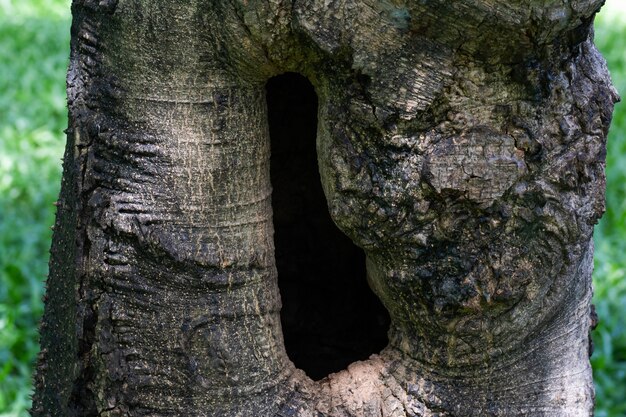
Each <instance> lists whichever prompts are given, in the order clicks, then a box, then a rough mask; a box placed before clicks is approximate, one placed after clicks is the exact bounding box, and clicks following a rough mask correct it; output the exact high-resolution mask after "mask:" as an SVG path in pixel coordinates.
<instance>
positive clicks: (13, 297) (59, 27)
mask: <svg viewBox="0 0 626 417" xmlns="http://www.w3.org/2000/svg"><path fill="white" fill-rule="evenodd" d="M69 2H70V0H21V1H20V0H0V417H25V416H27V413H26V409H27V408H28V407H29V405H30V400H29V398H30V390H31V372H32V365H33V359H34V357H35V356H36V354H37V351H38V346H37V330H36V329H37V321H38V320H39V317H40V316H41V313H42V303H41V301H40V299H41V296H42V295H43V287H42V281H43V278H44V276H45V274H46V271H47V262H48V247H49V244H50V237H51V232H50V229H49V226H50V225H52V223H53V220H54V218H53V217H54V210H53V207H52V202H53V201H54V200H55V199H56V196H57V194H58V189H59V184H60V171H61V163H60V158H61V155H62V152H63V146H64V135H63V133H62V131H63V129H64V128H65V127H66V124H67V122H66V120H67V118H66V108H65V83H64V81H63V80H64V79H65V71H66V66H67V56H68V51H69V25H70V20H69ZM620 2H622V3H621V4H620ZM625 4H626V3H624V0H608V1H607V5H606V6H605V8H604V9H603V11H602V12H601V14H600V16H599V17H598V19H597V25H596V43H597V45H598V47H599V49H600V50H601V51H602V53H603V54H604V56H605V57H606V58H607V61H608V64H609V68H610V70H611V74H612V77H613V81H614V83H615V85H616V87H617V88H618V91H619V92H620V93H621V95H622V96H623V97H625V98H626V68H625V65H626V8H625V6H624V5H625ZM620 7H621V9H620ZM624 107H625V106H624V105H623V104H621V105H618V106H617V108H616V112H615V114H614V119H613V125H612V128H611V133H610V135H609V145H608V157H607V185H608V188H607V213H606V215H605V216H604V218H603V220H602V221H601V223H600V225H599V226H598V227H597V229H596V271H595V273H594V284H595V288H596V290H595V292H596V294H595V300H594V302H595V304H596V307H597V311H598V315H599V316H600V324H599V326H598V328H597V330H596V332H595V334H594V340H595V345H596V353H595V354H594V356H593V358H592V364H593V368H594V378H595V382H596V391H597V410H596V416H598V417H624V416H626V323H625V320H624V310H625V307H626V280H625V279H624V278H625V276H624V275H625V274H626V256H624V254H626V137H625V134H626V133H625V132H626V110H625V109H624Z"/></svg>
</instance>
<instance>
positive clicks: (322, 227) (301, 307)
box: [266, 73, 389, 380]
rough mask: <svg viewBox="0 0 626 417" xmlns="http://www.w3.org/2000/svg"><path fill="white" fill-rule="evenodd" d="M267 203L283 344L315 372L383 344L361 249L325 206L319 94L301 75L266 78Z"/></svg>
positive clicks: (383, 327) (380, 313)
mask: <svg viewBox="0 0 626 417" xmlns="http://www.w3.org/2000/svg"><path fill="white" fill-rule="evenodd" d="M266 88H267V105H268V118H269V129H270V137H271V147H272V148H271V149H272V156H271V161H270V167H271V168H270V170H271V181H272V187H273V192H272V209H273V215H274V244H275V247H276V266H277V269H278V285H279V288H280V292H281V297H282V303H283V307H282V311H281V322H282V327H283V335H284V339H285V348H286V350H287V354H288V355H289V358H290V359H291V360H292V361H293V362H294V364H295V365H296V366H297V367H298V368H300V369H302V370H304V371H305V372H306V373H307V375H309V376H310V377H311V378H312V379H315V380H318V379H321V378H323V377H325V376H326V375H328V374H330V373H333V372H337V371H340V370H342V369H345V368H346V367H347V366H348V365H349V364H350V363H352V362H354V361H357V360H363V359H367V358H368V357H369V356H370V355H371V354H372V353H377V352H379V351H380V350H381V349H383V348H384V347H385V346H386V345H387V330H388V328H389V315H388V313H387V311H386V310H385V308H384V307H383V305H382V303H381V302H380V300H378V298H377V297H376V296H375V295H374V294H373V293H372V291H371V290H370V288H369V287H368V285H367V281H366V277H365V255H364V253H363V250H362V249H360V248H359V247H357V246H356V245H354V244H353V243H352V241H351V240H350V239H348V238H347V237H346V236H345V235H344V234H343V233H342V232H341V231H340V230H339V229H338V228H337V226H335V224H334V223H333V221H332V220H331V218H330V214H329V213H328V206H327V204H326V198H325V196H324V192H323V190H322V185H321V182H320V176H319V169H318V165H317V154H316V146H315V139H316V130H317V95H316V94H315V91H314V89H313V86H312V85H311V83H310V82H309V81H308V80H307V79H306V78H305V77H303V76H302V75H299V74H296V73H286V74H282V75H280V76H277V77H274V78H272V79H270V80H269V81H268V83H267V86H266Z"/></svg>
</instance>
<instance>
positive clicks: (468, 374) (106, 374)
mask: <svg viewBox="0 0 626 417" xmlns="http://www.w3.org/2000/svg"><path fill="white" fill-rule="evenodd" d="M601 3H602V2H601V1H599V0H569V1H565V0H563V1H561V0H549V1H538V0H516V1H509V0H507V1H504V0H462V1H448V0H431V1H411V2H403V1H391V0H382V1H370V0H336V1H321V0H319V1H318V0H295V1H284V0H275V1H269V2H268V1H256V0H247V1H239V0H224V1H205V0H188V1H173V0H161V1H148V0H120V1H119V2H118V1H115V0H101V1H96V0H74V4H73V14H74V22H73V26H72V54H71V63H70V68H69V73H68V95H69V111H70V119H69V123H70V126H69V129H68V144H67V149H66V154H65V162H64V177H63V186H62V191H61V197H60V201H59V209H58V215H57V224H56V231H55V236H54V242H53V246H52V258H51V263H50V278H49V280H48V299H47V302H46V310H45V315H44V319H43V324H42V332H41V345H42V353H41V357H40V359H39V365H38V369H37V373H36V377H35V382H36V392H35V396H34V404H33V410H32V414H33V416H55V417H56V416H102V417H106V416H108V417H113V416H227V417H234V416H283V417H286V416H291V417H308V416H318V417H319V416H332V417H347V416H364V417H374V416H385V417H391V416H393V417H397V416H442V417H443V416H485V415H490V416H521V415H532V416H588V415H591V413H592V408H593V386H592V380H591V370H590V366H589V361H588V346H589V336H588V331H589V326H590V322H591V318H590V298H591V269H592V252H593V250H592V240H591V237H592V231H593V225H594V223H596V222H597V220H598V218H599V217H600V215H601V214H602V211H603V200H604V195H603V191H604V173H603V169H604V153H605V144H604V141H605V137H606V132H607V128H608V125H609V122H610V118H611V111H612V106H613V103H614V102H615V101H616V99H617V95H616V93H615V91H614V90H613V89H612V87H611V86H610V82H609V77H608V73H607V71H606V68H605V65H604V61H603V60H602V58H601V57H600V56H599V54H598V52H597V51H596V49H595V47H594V46H593V43H592V29H591V25H592V21H593V15H594V13H595V12H596V11H597V10H598V8H599V7H600V5H601ZM286 71H294V72H298V73H301V74H303V75H305V76H306V77H307V78H308V79H309V80H311V82H312V83H313V85H314V86H315V89H316V92H317V94H318V97H319V110H318V120H319V122H318V133H317V151H318V161H319V168H320V174H321V179H322V185H323V188H324V192H325V195H326V198H327V201H328V206H329V209H330V213H331V215H332V217H333V219H334V221H335V222H336V224H337V225H338V226H339V227H340V228H341V229H342V230H343V232H344V233H345V234H346V235H347V236H348V237H350V238H351V239H352V240H353V242H355V243H356V244H357V245H358V246H360V247H361V248H363V249H364V250H365V252H366V255H367V278H368V282H369V284H370V286H371V288H372V289H373V290H374V292H375V293H376V294H377V295H378V296H379V297H380V299H381V300H382V301H383V303H384V305H385V306H386V308H387V309H388V311H389V313H390V316H391V321H392V323H391V328H390V331H389V338H390V343H389V346H388V347H387V348H385V349H384V350H383V351H382V352H380V354H377V355H373V356H372V357H371V358H370V359H368V360H366V361H362V362H356V363H354V364H352V365H350V366H349V367H348V369H346V370H344V371H342V372H339V373H336V374H332V375H330V376H329V377H328V378H325V379H323V380H321V381H319V382H314V381H312V380H310V379H309V378H308V377H306V375H304V373H303V372H302V371H299V370H297V369H296V368H295V367H294V366H293V364H292V363H291V362H290V361H289V359H288V357H287V355H286V353H285V349H284V345H283V338H282V333H281V326H280V317H279V311H280V307H281V302H280V294H279V291H278V288H277V285H276V280H277V277H276V267H275V261H274V242H273V226H272V207H271V185H270V169H269V158H270V142H269V132H268V127H267V108H266V101H265V83H266V82H267V80H268V79H269V78H270V77H272V76H274V75H277V74H280V73H283V72H286Z"/></svg>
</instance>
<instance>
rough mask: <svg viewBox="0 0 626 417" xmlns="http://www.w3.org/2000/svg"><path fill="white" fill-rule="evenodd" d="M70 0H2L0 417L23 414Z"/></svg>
mask: <svg viewBox="0 0 626 417" xmlns="http://www.w3.org/2000/svg"><path fill="white" fill-rule="evenodd" d="M68 11H69V1H68V0H38V1H33V0H28V1H24V0H22V1H20V0H0V416H2V417H8V416H11V417H14V416H20V417H21V416H26V415H27V414H26V411H25V410H26V409H27V408H28V407H29V406H30V389H31V373H32V365H33V359H34V357H35V355H36V354H37V352H38V350H39V348H38V345H37V322H38V320H39V317H40V316H41V313H42V303H41V296H42V293H43V286H42V281H43V278H44V276H45V274H46V271H47V263H48V247H49V245H50V238H51V231H50V229H49V227H50V225H52V223H53V220H54V210H53V208H54V207H52V202H53V201H54V200H55V199H56V196H57V194H58V189H59V186H60V171H61V162H60V157H61V155H62V150H63V146H64V144H63V140H64V137H63V136H64V135H63V133H62V131H63V129H64V128H65V127H66V124H67V122H66V120H67V116H66V107H65V83H64V81H63V80H64V79H65V71H66V67H67V56H68V50H69V14H68Z"/></svg>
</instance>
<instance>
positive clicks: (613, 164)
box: [591, 0, 626, 417]
mask: <svg viewBox="0 0 626 417" xmlns="http://www.w3.org/2000/svg"><path fill="white" fill-rule="evenodd" d="M596 45H597V46H598V49H600V51H601V52H602V54H603V55H604V57H605V58H606V60H607V63H608V66H609V70H610V71H611V77H612V78H613V83H614V85H615V87H616V88H617V90H618V91H619V93H620V95H621V96H622V99H623V100H624V101H626V2H625V1H624V0H612V1H611V0H609V1H607V4H606V6H605V8H604V9H603V10H602V11H601V12H600V15H599V16H598V18H597V19H596ZM606 175H607V190H606V191H607V192H606V207H607V210H606V214H605V215H604V217H603V218H602V220H601V221H600V224H599V225H598V226H597V227H596V231H595V244H596V253H595V272H594V287H595V295H594V304H595V305H596V309H597V313H598V316H599V318H600V322H599V324H598V327H597V328H596V331H595V332H594V333H593V340H594V345H595V353H594V354H593V356H592V358H591V364H592V366H593V372H594V382H595V386H596V405H597V408H596V416H597V417H618V416H619V417H624V416H626V320H625V318H626V317H625V312H626V279H625V278H626V277H625V275H626V105H625V104H624V103H618V104H617V106H616V107H615V112H614V113H613V122H612V124H611V130H610V133H609V138H608V145H607V169H606Z"/></svg>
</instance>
